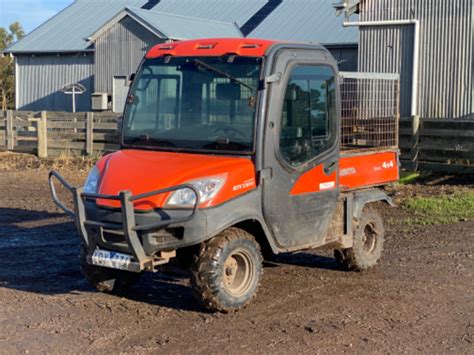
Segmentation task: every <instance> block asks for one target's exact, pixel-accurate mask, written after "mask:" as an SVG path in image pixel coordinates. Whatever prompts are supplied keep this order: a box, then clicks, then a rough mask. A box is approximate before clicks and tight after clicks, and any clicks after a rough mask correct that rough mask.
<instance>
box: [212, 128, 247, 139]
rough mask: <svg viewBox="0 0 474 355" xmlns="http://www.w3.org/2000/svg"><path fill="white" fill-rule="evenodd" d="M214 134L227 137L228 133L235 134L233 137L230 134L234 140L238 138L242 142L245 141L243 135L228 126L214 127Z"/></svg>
mask: <svg viewBox="0 0 474 355" xmlns="http://www.w3.org/2000/svg"><path fill="white" fill-rule="evenodd" d="M214 132H216V133H219V132H223V133H224V134H225V135H229V133H235V134H234V135H232V134H231V135H232V136H233V137H234V138H240V139H243V140H246V139H247V137H246V136H245V134H244V133H243V132H242V131H240V130H239V129H237V128H235V127H230V126H222V127H215V128H214ZM226 138H227V137H226Z"/></svg>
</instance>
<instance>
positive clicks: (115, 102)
mask: <svg viewBox="0 0 474 355" xmlns="http://www.w3.org/2000/svg"><path fill="white" fill-rule="evenodd" d="M112 91H113V92H112V111H113V112H118V113H121V112H122V111H123V108H124V107H125V100H126V99H127V94H128V79H127V77H126V76H114V79H113V83H112Z"/></svg>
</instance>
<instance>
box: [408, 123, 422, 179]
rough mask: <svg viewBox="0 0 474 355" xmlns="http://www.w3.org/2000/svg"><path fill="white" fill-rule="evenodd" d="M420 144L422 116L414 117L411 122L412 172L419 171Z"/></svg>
mask: <svg viewBox="0 0 474 355" xmlns="http://www.w3.org/2000/svg"><path fill="white" fill-rule="evenodd" d="M419 144H420V116H413V117H412V121H411V144H410V146H411V148H410V160H411V164H412V170H418V154H419Z"/></svg>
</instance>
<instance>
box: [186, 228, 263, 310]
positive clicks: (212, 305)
mask: <svg viewBox="0 0 474 355" xmlns="http://www.w3.org/2000/svg"><path fill="white" fill-rule="evenodd" d="M261 275H262V255H261V253H260V246H259V245H258V243H257V242H256V241H255V238H254V237H253V236H252V235H251V234H249V233H247V232H246V231H244V230H242V229H238V228H229V229H227V230H225V231H223V232H222V233H220V234H219V235H217V236H216V237H214V238H213V239H211V240H209V241H208V242H205V243H203V244H202V245H201V248H200V250H199V253H198V255H197V256H196V257H195V262H194V263H193V266H192V269H191V284H192V286H193V290H194V294H195V296H196V298H197V299H198V301H200V302H201V303H202V304H203V305H204V306H205V307H206V308H208V309H210V310H211V311H219V312H224V313H228V312H234V311H237V310H239V309H241V308H243V307H245V306H247V305H248V304H249V303H250V301H251V300H252V299H253V298H254V297H255V295H256V292H257V288H258V285H259V283H260V278H261Z"/></svg>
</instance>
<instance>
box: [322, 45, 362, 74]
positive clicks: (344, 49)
mask: <svg viewBox="0 0 474 355" xmlns="http://www.w3.org/2000/svg"><path fill="white" fill-rule="evenodd" d="M325 47H326V48H327V49H328V50H329V52H331V54H332V56H333V57H334V58H335V59H336V60H337V64H338V67H339V70H342V71H357V45H354V46H352V45H340V46H337V45H331V46H325Z"/></svg>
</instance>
